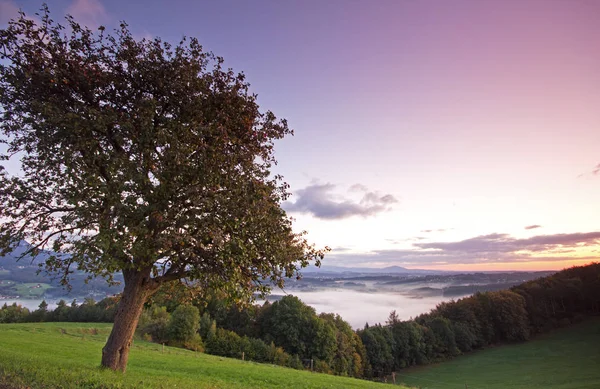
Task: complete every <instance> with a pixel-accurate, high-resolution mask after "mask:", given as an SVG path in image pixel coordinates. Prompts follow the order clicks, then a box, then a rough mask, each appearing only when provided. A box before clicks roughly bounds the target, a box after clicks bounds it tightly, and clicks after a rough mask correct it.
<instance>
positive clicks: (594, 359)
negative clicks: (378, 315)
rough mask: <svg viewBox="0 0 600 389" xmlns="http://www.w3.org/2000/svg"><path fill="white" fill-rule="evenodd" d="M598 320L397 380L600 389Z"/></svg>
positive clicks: (473, 387) (498, 388)
mask: <svg viewBox="0 0 600 389" xmlns="http://www.w3.org/2000/svg"><path fill="white" fill-rule="evenodd" d="M599 344H600V319H599V318H595V319H590V320H588V321H585V322H583V323H579V324H576V325H573V326H571V327H568V328H563V329H560V330H556V331H553V332H551V333H548V334H544V335H541V336H539V337H538V338H536V339H534V340H532V341H529V342H525V343H520V344H512V345H505V346H500V347H495V348H489V349H486V350H481V351H477V352H474V353H471V354H468V355H465V356H462V357H458V358H456V359H454V360H451V361H447V362H443V363H439V364H436V365H429V366H422V367H415V368H410V369H404V370H401V371H400V372H398V373H397V376H398V379H399V381H401V382H405V383H407V384H409V385H411V386H415V387H419V388H423V389H425V388H428V389H437V388H439V389H444V388H463V387H465V384H467V386H468V388H470V389H477V388H488V389H504V388H514V389H533V388H540V389H541V388H544V389H575V388H577V389H596V388H600V370H599V369H598V366H600V348H598V345H599Z"/></svg>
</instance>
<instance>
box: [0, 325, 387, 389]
mask: <svg viewBox="0 0 600 389" xmlns="http://www.w3.org/2000/svg"><path fill="white" fill-rule="evenodd" d="M110 328H111V326H110V324H99V323H28V324H0V387H1V384H4V385H8V387H11V388H12V387H14V388H21V387H27V388H32V389H35V388H174V387H177V388H239V389H246V388H292V389H295V388H297V389H300V388H303V389H310V388H315V389H316V388H340V389H345V388H349V389H351V388H356V389H361V388H365V389H367V388H385V387H389V386H385V384H380V383H375V382H370V381H366V380H358V379H353V378H345V377H336V376H332V375H326V374H318V373H311V372H308V371H299V370H293V369H288V368H283V367H279V366H272V365H266V364H259V363H254V362H248V361H241V360H236V359H229V358H222V357H216V356H211V355H207V354H202V353H194V352H191V351H186V350H182V349H177V348H170V347H165V348H164V351H163V348H162V346H161V345H158V344H154V343H148V342H143V341H139V340H136V341H135V342H134V345H133V347H132V350H131V353H130V356H129V365H128V368H127V372H126V373H125V374H122V373H117V372H113V371H109V370H103V369H100V368H99V365H100V355H101V350H102V347H103V346H104V342H105V341H106V337H107V336H108V333H109V331H110Z"/></svg>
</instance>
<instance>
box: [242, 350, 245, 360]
mask: <svg viewBox="0 0 600 389" xmlns="http://www.w3.org/2000/svg"><path fill="white" fill-rule="evenodd" d="M244 357H245V355H244V352H243V351H242V361H244V360H245V359H244Z"/></svg>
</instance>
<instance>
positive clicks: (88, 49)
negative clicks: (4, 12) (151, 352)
mask: <svg viewBox="0 0 600 389" xmlns="http://www.w3.org/2000/svg"><path fill="white" fill-rule="evenodd" d="M39 17H40V19H41V22H39V23H36V22H34V21H32V20H31V19H28V18H26V17H25V15H24V14H23V13H21V15H20V17H19V18H17V19H16V20H12V21H11V22H9V25H8V27H7V28H6V29H4V30H0V59H1V63H0V108H1V112H0V113H1V115H2V121H1V122H0V134H1V138H0V142H1V143H2V144H3V146H4V149H5V150H6V152H4V153H3V154H2V155H1V157H0V158H2V160H5V161H6V160H11V159H13V160H14V159H18V160H20V166H21V171H19V172H16V173H15V172H11V173H12V174H11V173H9V172H8V171H7V170H6V169H5V168H4V167H2V166H0V220H2V224H1V225H0V253H7V252H10V251H11V250H12V249H14V248H15V247H16V246H17V245H18V244H19V242H21V241H23V240H25V241H27V242H29V243H30V244H31V245H32V247H31V249H30V250H28V254H31V255H35V254H36V253H37V251H38V250H40V249H45V248H52V249H53V250H54V251H55V252H58V253H61V255H53V256H51V257H50V258H49V259H48V260H47V261H46V263H45V268H46V270H48V271H53V272H57V273H58V274H60V276H61V278H62V281H63V283H64V284H67V283H68V281H69V275H70V274H71V273H72V272H73V271H76V270H79V271H85V272H88V273H89V274H90V276H101V277H105V278H106V279H107V280H108V281H109V282H110V281H111V280H112V276H113V274H114V273H115V272H119V271H120V272H123V276H124V280H125V289H124V292H123V295H122V300H121V306H120V307H119V309H118V310H117V315H116V319H115V329H114V330H113V334H111V338H109V341H108V343H107V346H106V347H105V350H104V353H105V354H111V352H112V354H115V353H116V352H117V351H116V350H118V352H119V354H118V355H119V356H117V357H114V358H113V361H112V362H111V361H108V360H105V359H104V358H103V364H104V365H105V366H108V367H111V368H114V369H121V370H124V369H125V366H126V362H127V350H128V346H127V344H128V342H130V340H131V336H132V335H133V330H132V329H131V328H129V327H131V325H132V324H133V328H135V324H136V323H137V319H138V317H139V313H140V312H141V309H142V305H143V302H144V301H145V300H146V298H148V297H149V296H150V295H151V294H152V293H153V292H154V291H156V289H157V288H158V287H159V286H160V285H161V284H162V283H165V282H169V281H174V280H180V279H187V280H194V282H195V284H196V285H199V286H201V287H203V288H206V289H219V290H224V291H226V292H227V293H228V294H229V295H230V296H233V297H234V298H236V299H248V298H251V296H252V295H253V293H256V292H259V293H265V292H267V291H268V290H269V289H270V288H271V287H272V285H274V284H279V285H281V284H282V283H283V281H284V278H285V277H292V276H299V273H298V271H299V269H301V268H302V267H305V266H307V265H308V264H309V262H310V261H311V260H316V263H317V264H318V263H319V261H320V260H321V259H322V258H323V251H320V250H317V249H315V248H314V247H313V246H311V245H309V244H308V243H307V241H306V240H305V239H304V238H303V235H302V234H297V233H294V232H293V230H292V225H291V220H290V219H289V218H288V217H287V215H286V213H285V211H283V210H282V209H281V207H280V204H281V202H282V201H284V200H285V199H286V198H287V197H288V192H287V189H288V185H287V184H286V183H285V182H283V181H282V177H280V176H278V175H273V173H272V172H271V168H272V166H273V165H274V164H275V163H276V160H275V157H274V154H273V147H274V141H275V140H277V139H281V138H283V137H284V136H286V135H290V134H292V131H291V130H290V128H289V127H288V124H287V122H286V121H285V120H278V119H277V118H276V116H275V115H274V114H273V113H272V112H270V111H262V110H260V109H259V106H258V104H257V101H256V95H255V94H252V93H251V92H250V89H249V84H248V83H247V81H246V77H245V75H244V74H243V73H235V72H234V71H233V70H231V69H228V68H225V67H224V61H223V59H222V58H221V57H218V56H215V55H214V54H212V53H209V52H206V51H204V50H203V48H202V46H201V45H200V43H199V42H198V41H197V40H196V39H195V38H183V39H182V40H181V41H180V42H179V43H178V44H176V45H171V44H170V43H168V42H165V41H162V40H161V39H160V38H155V39H153V40H146V39H142V40H136V39H135V38H134V37H133V35H132V34H131V32H130V31H129V29H128V26H127V25H126V24H125V23H122V24H121V25H120V27H119V28H118V29H117V30H115V31H114V33H108V32H107V31H106V30H105V28H103V27H100V28H98V30H97V31H92V30H90V29H88V28H86V27H83V26H81V25H79V24H78V23H77V22H76V21H75V20H74V19H73V18H72V17H67V18H66V21H67V24H66V26H62V25H61V24H59V23H56V22H55V21H53V20H52V19H51V18H50V14H49V12H48V9H47V8H44V9H43V10H42V12H41V14H40V15H39ZM126 308H127V310H129V311H131V312H132V313H127V312H125V310H126ZM120 312H121V314H120ZM118 323H126V324H127V325H126V326H125V327H127V328H125V327H119V325H118ZM118 331H121V332H123V333H126V336H122V337H120V338H119V339H120V340H118V341H116V340H114V339H112V337H113V335H114V336H117V334H116V332H118ZM111 339H112V340H113V342H112V343H111ZM117 343H118V344H119V345H118V347H117V345H116V344H117ZM111 345H112V346H111ZM109 346H110V347H109ZM113 346H114V347H113ZM113 349H114V350H113ZM111 350H112V351H111ZM115 355H116V354H115ZM115 358H116V359H115ZM115 360H116V362H115ZM119 360H120V362H119Z"/></svg>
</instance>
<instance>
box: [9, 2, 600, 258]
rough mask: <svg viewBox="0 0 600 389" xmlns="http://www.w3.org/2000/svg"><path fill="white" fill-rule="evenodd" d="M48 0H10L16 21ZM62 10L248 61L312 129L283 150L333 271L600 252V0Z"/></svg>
mask: <svg viewBox="0 0 600 389" xmlns="http://www.w3.org/2000/svg"><path fill="white" fill-rule="evenodd" d="M40 4H41V3H40ZM40 4H37V3H36V2H35V1H29V0H28V1H17V0H0V23H2V24H4V23H5V22H6V20H7V19H8V18H10V17H12V16H14V13H15V11H16V9H18V8H19V7H22V8H23V9H24V10H25V11H26V12H27V13H28V14H31V13H32V12H33V11H35V9H36V8H38V7H39V5H40ZM48 4H49V6H50V8H51V11H52V12H53V15H54V16H55V19H59V18H60V16H61V15H63V14H64V13H66V12H69V13H71V14H73V15H74V16H75V17H76V19H77V20H79V21H81V22H83V23H86V24H88V25H90V26H92V27H94V26H97V25H99V24H104V25H106V26H108V27H114V26H115V25H117V24H118V22H119V21H120V20H125V21H127V23H129V25H130V27H131V30H132V31H133V32H134V33H135V34H136V35H137V36H138V37H140V38H142V37H153V36H160V37H162V38H163V39H166V40H171V41H177V40H179V39H180V38H181V37H182V36H183V35H187V36H195V37H197V38H199V40H200V42H201V43H202V44H203V45H204V46H205V48H206V49H207V50H210V51H213V52H215V53H216V54H218V55H220V56H223V57H224V58H225V60H226V63H227V65H228V66H231V67H233V68H234V69H235V70H243V71H244V72H245V73H246V74H247V76H248V79H249V81H250V82H251V83H252V88H253V90H254V92H256V93H258V95H259V102H260V103H261V105H262V106H263V107H264V108H266V109H270V110H272V111H274V112H275V114H277V115H278V116H281V117H285V118H287V119H288V121H289V122H290V125H291V126H292V127H293V128H294V129H295V131H296V136H295V137H293V138H289V139H286V140H284V141H281V142H279V143H278V144H277V156H278V160H279V162H280V164H279V165H278V168H277V169H278V172H279V173H282V174H283V175H284V176H285V178H286V180H287V181H288V182H289V183H290V184H291V187H292V191H293V193H294V196H293V197H292V199H291V203H289V204H285V205H284V206H285V207H286V209H288V211H289V212H290V214H291V215H292V216H294V217H295V218H296V220H297V221H296V225H297V228H298V229H306V230H308V231H309V238H310V239H311V240H313V241H314V242H316V243H317V244H318V245H329V246H331V247H333V248H334V250H333V252H332V254H331V255H330V256H329V258H328V260H327V261H326V262H325V263H326V264H329V265H342V266H343V265H352V266H384V265H401V266H407V267H421V268H424V267H439V268H457V269H458V268H463V269H534V268H552V269H554V268H561V267H565V266H569V265H571V264H578V263H585V262H589V261H591V260H593V259H597V258H599V257H600V254H599V250H600V248H599V246H600V245H599V242H600V240H599V238H600V234H598V233H596V231H600V222H599V220H600V202H599V201H598V199H599V198H600V166H599V163H600V152H599V150H600V110H599V109H598V107H600V50H599V48H600V23H598V20H599V17H600V2H599V1H595V0H589V1H585V0H571V1H563V0H557V1H552V0H543V1H534V0H524V1H502V0H497V1H491V0H488V1H486V0H474V1H460V0H453V1H425V0H423V1H408V0H405V1H402V0H393V1H383V0H378V1H375V2H374V1H367V0H362V1H351V0H344V1H337V0H327V1H202V2H193V1H170V2H168V3H167V2H164V1H144V2H142V1H138V2H136V1H111V0H65V1H60V0H57V1H48ZM167 4H168V5H167ZM532 226H537V227H535V228H526V227H532ZM540 241H543V242H545V243H544V244H543V245H540V244H539V242H540ZM536 242H537V243H536ZM450 243H451V244H450Z"/></svg>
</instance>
